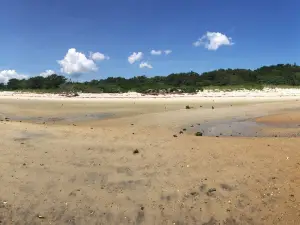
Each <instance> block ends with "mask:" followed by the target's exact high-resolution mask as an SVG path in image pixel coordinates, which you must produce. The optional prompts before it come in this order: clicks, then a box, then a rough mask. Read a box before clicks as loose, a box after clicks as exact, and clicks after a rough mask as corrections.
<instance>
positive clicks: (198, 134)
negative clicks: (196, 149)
mask: <svg viewBox="0 0 300 225" xmlns="http://www.w3.org/2000/svg"><path fill="white" fill-rule="evenodd" d="M195 136H197V137H201V136H203V133H202V132H200V131H198V132H196V133H195Z"/></svg>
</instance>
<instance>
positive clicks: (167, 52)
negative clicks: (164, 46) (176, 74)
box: [150, 49, 172, 55]
mask: <svg viewBox="0 0 300 225" xmlns="http://www.w3.org/2000/svg"><path fill="white" fill-rule="evenodd" d="M150 53H151V55H161V54H163V53H165V54H166V55H169V54H171V53H172V50H169V49H168V50H164V51H162V50H151V52H150Z"/></svg>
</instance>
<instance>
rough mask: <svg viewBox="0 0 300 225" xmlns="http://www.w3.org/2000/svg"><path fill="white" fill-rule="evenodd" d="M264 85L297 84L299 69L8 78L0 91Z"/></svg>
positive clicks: (163, 89) (188, 89)
mask: <svg viewBox="0 0 300 225" xmlns="http://www.w3.org/2000/svg"><path fill="white" fill-rule="evenodd" d="M265 85H289V86H297V85H300V66H298V65H296V64H278V65H272V66H263V67H260V68H258V69H255V70H250V69H219V70H214V71H210V72H205V73H202V74H198V73H196V72H193V71H191V72H187V73H172V74H170V75H168V76H154V77H146V76H137V77H132V78H127V79H126V78H124V77H108V78H106V79H100V80H91V81H86V82H74V81H71V80H68V79H67V78H66V77H64V76H62V75H57V74H53V75H50V76H48V77H42V76H36V77H30V78H29V79H20V80H19V79H15V78H14V79H10V80H9V81H8V83H7V84H0V90H31V91H35V90H36V91H37V90H40V91H45V92H88V93H102V92H104V93H121V92H128V91H136V92H140V93H159V92H163V93H166V92H188V93H192V92H196V91H199V90H201V89H203V88H205V87H208V86H224V87H226V86H242V87H243V86H244V87H263V86H265Z"/></svg>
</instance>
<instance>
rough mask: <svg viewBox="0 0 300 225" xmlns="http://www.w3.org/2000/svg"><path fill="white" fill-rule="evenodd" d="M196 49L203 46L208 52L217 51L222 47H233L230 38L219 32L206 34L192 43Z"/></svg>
mask: <svg viewBox="0 0 300 225" xmlns="http://www.w3.org/2000/svg"><path fill="white" fill-rule="evenodd" d="M193 45H194V46H196V47H198V46H201V45H204V47H205V48H207V49H208V50H217V49H218V48H219V47H221V46H222V45H233V42H232V38H230V37H227V36H226V35H225V34H222V33H220V32H206V34H205V35H203V36H202V37H201V38H199V39H198V41H196V42H194V43H193Z"/></svg>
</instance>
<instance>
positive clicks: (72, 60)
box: [57, 48, 98, 75]
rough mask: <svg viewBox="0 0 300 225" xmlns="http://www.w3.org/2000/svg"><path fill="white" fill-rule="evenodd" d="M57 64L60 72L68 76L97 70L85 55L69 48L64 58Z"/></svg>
mask: <svg viewBox="0 0 300 225" xmlns="http://www.w3.org/2000/svg"><path fill="white" fill-rule="evenodd" d="M57 62H58V64H59V65H60V66H61V69H60V70H61V72H62V73H66V74H69V75H72V74H75V75H76V74H77V75H78V74H81V73H87V72H93V71H97V70H98V67H97V65H96V64H95V62H94V61H93V60H92V59H88V58H87V57H86V56H85V54H83V53H81V52H77V51H76V49H75V48H70V49H69V50H68V52H67V54H66V55H65V57H64V58H63V59H62V60H58V61H57Z"/></svg>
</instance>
